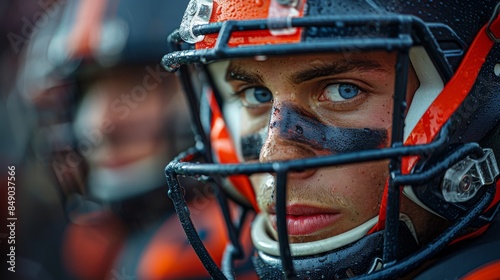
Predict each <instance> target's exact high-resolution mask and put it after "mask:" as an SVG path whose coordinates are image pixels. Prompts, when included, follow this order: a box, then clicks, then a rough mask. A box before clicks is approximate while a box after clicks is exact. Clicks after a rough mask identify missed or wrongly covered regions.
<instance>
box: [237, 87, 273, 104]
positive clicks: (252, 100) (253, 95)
mask: <svg viewBox="0 0 500 280" xmlns="http://www.w3.org/2000/svg"><path fill="white" fill-rule="evenodd" d="M240 95H241V98H242V100H243V105H245V106H256V105H261V104H263V103H268V102H271V101H272V100H273V95H272V93H271V92H270V91H269V90H268V89H267V88H265V87H252V88H247V89H245V90H243V91H242V92H241V93H240Z"/></svg>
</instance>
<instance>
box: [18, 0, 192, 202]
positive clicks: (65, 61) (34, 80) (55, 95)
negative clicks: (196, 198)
mask: <svg viewBox="0 0 500 280" xmlns="http://www.w3.org/2000/svg"><path fill="white" fill-rule="evenodd" d="M186 5H187V1H176V2H172V3H170V2H169V3H167V2H164V1H146V2H144V3H142V2H141V3H137V2H134V1H128V0H125V1H121V0H120V1H115V0H109V1H78V0H75V1H65V2H64V3H59V2H58V3H55V4H54V5H53V6H52V7H51V9H52V10H51V17H50V18H49V22H48V23H47V24H45V25H44V24H42V23H40V30H39V31H38V32H37V34H35V35H36V36H34V37H33V38H32V40H31V41H30V45H29V46H28V48H27V51H26V63H25V66H24V69H23V70H22V75H21V77H20V79H19V82H18V83H19V88H20V90H21V92H22V93H23V95H24V96H25V97H26V99H28V100H29V101H31V103H32V104H34V105H35V106H36V109H37V113H38V117H39V118H38V121H39V123H38V132H37V140H39V141H37V143H42V144H40V149H39V150H41V151H43V152H42V154H43V157H44V160H46V162H48V164H49V165H50V167H51V168H52V170H53V171H54V175H55V177H56V179H57V181H58V183H59V187H60V188H59V190H60V191H61V197H62V199H63V203H64V204H65V206H67V207H68V208H73V207H77V205H78V204H80V203H81V202H82V201H81V200H82V198H83V200H84V201H85V203H84V204H86V203H87V202H88V201H96V200H97V201H99V202H103V203H108V202H116V201H123V200H126V199H130V198H133V197H135V196H140V195H142V194H144V193H147V192H150V191H152V189H154V188H158V187H160V186H164V185H165V181H164V179H163V176H161V175H160V176H158V175H157V174H158V172H160V173H159V174H161V170H162V169H163V165H164V164H165V158H171V157H172V156H173V155H175V153H177V152H178V151H179V150H182V149H184V148H185V147H187V146H188V145H185V143H189V140H187V139H190V138H192V136H191V135H192V134H191V131H190V128H189V122H190V120H189V118H188V115H187V114H185V116H186V117H185V118H180V119H179V120H176V121H172V119H173V116H174V115H175V116H179V115H181V112H182V111H183V106H177V107H176V106H174V105H172V106H170V105H171V104H174V103H178V104H184V102H183V101H182V102H180V101H179V100H183V98H184V97H183V96H182V95H179V94H175V93H176V92H177V91H178V90H177V89H178V88H179V87H178V82H177V81H176V79H175V77H174V75H172V74H170V73H167V72H166V71H165V70H164V69H163V68H162V67H161V65H160V60H161V57H162V55H163V54H164V52H165V51H166V49H165V42H166V38H167V36H168V34H169V33H170V32H172V30H174V28H175V27H176V24H177V22H178V21H179V20H180V19H181V17H182V12H183V11H184V8H185V6H186ZM165 16H166V17H167V18H169V20H168V21H165V20H164V17H165ZM170 19H171V20H170ZM33 69H36V71H33ZM123 69H127V70H130V71H131V72H132V71H133V73H134V74H133V75H132V74H131V75H130V76H128V78H129V79H126V78H125V77H127V76H125V75H124V74H123V73H122V72H125V70H123ZM122 70H123V71H122ZM105 75H108V76H109V77H114V76H116V77H118V76H119V75H122V76H121V77H123V79H124V81H122V84H123V87H122V88H121V89H120V90H122V91H123V92H121V93H122V94H123V95H122V97H123V96H125V97H127V98H128V99H127V100H124V99H120V95H118V97H115V98H116V99H117V100H116V102H115V103H116V104H115V106H113V107H111V106H110V104H109V103H107V104H106V105H104V104H105V103H103V102H102V103H100V104H102V105H100V106H101V107H99V109H97V110H95V109H96V108H95V107H93V106H95V104H96V102H97V104H99V101H105V98H102V96H105V95H106V94H100V93H103V92H102V91H105V90H101V92H98V90H95V88H96V87H94V88H91V86H89V84H91V83H92V82H93V81H95V80H96V79H97V78H99V77H102V76H105ZM130 77H133V78H134V80H132V78H130ZM132 83H133V84H132ZM126 85H128V86H131V87H130V88H126ZM163 88H168V89H169V92H168V94H162V95H161V96H164V97H165V101H166V102H165V103H166V104H165V107H163V108H162V111H161V119H160V117H156V119H155V121H156V120H157V122H155V123H153V122H149V123H148V124H149V126H145V125H142V126H141V125H140V124H139V125H135V126H133V127H134V128H135V129H138V128H139V129H142V130H141V131H142V132H143V133H142V136H143V135H145V134H147V133H149V134H148V136H149V135H151V134H154V136H152V137H155V139H157V138H158V139H170V140H168V141H169V142H168V143H166V144H165V145H171V147H165V148H163V149H162V151H161V152H160V151H158V150H157V151H155V153H156V155H155V156H153V157H148V158H145V157H142V158H141V160H140V161H137V160H135V161H132V163H130V164H127V163H126V164H121V166H124V167H117V168H114V166H113V168H107V169H106V168H101V167H93V166H95V165H93V164H92V163H91V160H90V158H91V157H93V156H94V157H95V154H97V152H96V151H97V150H98V149H101V147H102V146H104V145H107V146H108V147H109V146H112V145H114V147H117V146H118V145H117V143H118V142H120V141H118V140H117V139H116V138H117V137H115V136H116V135H115V136H113V139H114V140H113V144H111V145H108V143H109V142H107V141H108V140H109V138H110V137H107V138H108V140H106V137H105V136H106V134H108V136H109V135H110V134H112V133H111V130H112V129H114V128H116V129H115V130H114V132H117V131H121V132H119V133H121V135H122V137H121V138H120V139H123V138H124V136H127V137H128V138H131V136H130V134H131V133H130V132H129V133H128V134H127V132H126V129H123V125H119V124H117V121H116V119H113V120H112V123H108V124H109V125H108V127H107V128H106V127H103V126H99V122H103V121H109V120H106V116H105V114H107V113H103V112H109V111H113V112H118V111H119V112H120V114H121V115H122V118H120V119H119V120H121V119H125V115H126V116H127V117H128V120H130V119H132V117H130V116H131V115H133V113H134V112H137V111H138V109H137V107H138V105H137V104H138V103H140V102H142V101H143V100H146V102H147V101H148V100H149V99H146V98H147V97H148V94H149V93H150V92H151V91H152V90H160V89H163ZM131 89H134V91H132V90H131ZM114 91H119V90H118V89H116V90H114ZM94 93H97V94H94ZM107 93H109V92H107ZM151 95H152V94H149V96H151ZM155 95H156V94H155ZM99 98H101V99H100V100H99ZM162 98H163V97H162ZM109 99H111V97H109ZM178 101H179V102H178ZM118 102H119V103H118ZM124 102H125V103H124ZM146 102H142V103H143V104H144V103H146ZM104 106H109V107H107V108H104ZM167 106H170V107H169V108H167ZM96 107H97V106H96ZM142 107H144V106H142ZM157 107H160V105H157ZM103 108H104V109H103ZM139 108H141V107H139ZM105 109H107V111H106V110H105ZM167 109H169V111H167ZM174 109H175V110H174ZM96 111H98V112H97V113H96ZM89 112H91V113H89ZM99 112H100V113H99ZM98 113H99V115H97V114H98ZM150 113H151V111H150ZM143 115H144V114H143ZM107 117H109V114H108V116H107ZM134 118H135V122H134V123H135V124H138V122H140V121H141V120H138V117H135V115H134ZM118 123H119V121H118ZM120 127H121V129H120ZM186 127H187V128H186ZM129 128H131V125H129ZM136 131H137V130H136ZM174 134H175V135H176V136H175V137H174V136H173V135H174ZM137 135H139V133H137ZM176 137H179V138H176ZM181 139H183V140H185V141H183V140H181ZM177 140H179V141H178V142H176V141H177ZM134 141H135V142H134V143H137V142H138V143H141V142H140V141H141V139H139V137H135V138H134ZM159 141H162V140H159ZM163 141H165V142H166V141H167V140H163ZM123 142H125V141H121V142H120V143H118V144H123ZM129 142H131V141H129ZM103 143H104V144H103ZM191 143H192V141H191ZM115 144H116V145H115ZM122 146H124V145H122ZM128 152H129V154H130V149H129V151H128ZM169 153H172V154H169ZM101 154H102V153H101ZM107 156H108V157H109V156H110V154H108V155H107ZM129 158H130V157H129ZM94 161H95V160H94ZM167 162H168V161H167ZM92 205H93V203H92Z"/></svg>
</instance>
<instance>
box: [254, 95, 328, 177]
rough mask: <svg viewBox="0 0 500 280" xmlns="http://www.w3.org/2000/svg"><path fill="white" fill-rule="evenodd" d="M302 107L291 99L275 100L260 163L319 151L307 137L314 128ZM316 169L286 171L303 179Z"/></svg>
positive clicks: (294, 157)
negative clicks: (286, 100)
mask: <svg viewBox="0 0 500 280" xmlns="http://www.w3.org/2000/svg"><path fill="white" fill-rule="evenodd" d="M305 115H306V113H305V112H304V110H301V109H300V108H298V107H297V106H296V105H293V104H292V103H291V102H283V103H278V102H276V101H275V102H274V104H273V108H272V111H271V117H270V121H269V129H268V133H267V137H266V139H265V141H264V144H263V146H262V149H261V152H260V157H259V159H260V162H271V161H287V160H293V159H301V158H309V157H314V156H316V155H317V152H318V151H315V149H314V148H313V147H314V145H311V139H309V138H310V137H312V136H313V134H314V127H311V126H310V125H308V122H307V121H306V119H307V117H306V116H305ZM314 173H315V170H312V169H309V170H303V171H300V172H294V173H289V176H294V177H301V178H306V177H309V176H311V175H313V174H314Z"/></svg>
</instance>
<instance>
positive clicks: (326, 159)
mask: <svg viewBox="0 0 500 280" xmlns="http://www.w3.org/2000/svg"><path fill="white" fill-rule="evenodd" d="M450 126H451V124H450V122H448V123H447V124H446V125H445V126H444V127H443V129H442V130H441V132H440V135H439V137H438V139H437V140H436V141H434V142H432V143H430V144H425V145H417V146H397V147H395V148H383V149H380V150H366V151H360V152H359V153H358V154H347V153H346V154H338V155H333V156H322V157H318V158H307V159H298V160H292V161H284V162H272V163H245V164H211V163H207V164H200V163H196V164H193V163H190V162H187V161H189V160H190V159H192V158H193V157H196V156H197V155H199V151H195V150H190V151H189V152H186V153H183V154H181V155H180V156H179V157H178V158H176V160H174V161H172V162H171V163H170V164H169V165H168V166H167V167H166V169H165V175H166V178H167V183H168V185H169V192H168V193H169V196H170V198H171V199H172V200H173V202H174V207H175V209H176V212H177V215H178V216H179V219H180V221H181V224H182V226H183V228H184V230H185V232H186V235H187V237H188V239H189V242H190V243H191V244H192V245H193V248H194V249H195V251H196V253H197V254H198V256H199V258H200V259H201V260H202V261H203V263H204V265H205V267H206V268H207V271H208V272H209V273H210V275H211V276H212V277H214V278H215V279H227V278H226V276H225V275H224V274H223V273H222V272H221V271H220V270H219V269H218V267H217V265H216V264H215V262H214V261H213V260H212V259H211V257H210V255H209V254H208V252H207V250H206V248H205V247H204V245H203V242H202V241H201V239H200V237H199V236H198V234H197V231H196V229H195V227H194V225H193V223H192V221H191V219H190V217H189V215H190V214H189V209H188V206H187V204H186V201H185V199H184V194H183V191H182V188H181V187H180V185H179V181H178V179H177V176H193V177H198V178H201V177H200V176H202V177H203V176H209V177H217V176H229V175H251V174H255V173H264V172H267V173H276V174H278V178H277V179H278V180H277V200H278V201H277V203H284V202H285V201H286V200H285V199H284V198H285V197H286V188H285V187H284V186H286V173H288V172H294V171H295V172H297V171H302V170H304V169H307V168H319V167H324V166H335V165H344V164H349V163H357V162H364V161H375V160H382V159H388V158H395V157H402V156H411V155H421V154H430V153H432V152H434V151H435V150H437V149H440V148H442V147H443V146H446V145H447V142H446V135H447V134H448V133H449V129H450ZM471 154H472V155H474V156H475V157H481V156H482V155H483V151H482V149H481V148H480V147H479V145H477V144H475V143H469V144H465V145H464V146H463V147H462V148H460V149H458V150H457V151H456V152H454V153H453V154H452V155H451V156H450V157H448V158H446V159H444V160H443V161H442V162H440V163H439V164H436V165H434V166H431V167H429V168H428V169H426V170H424V171H423V172H422V173H420V174H408V175H402V174H396V175H395V177H394V179H393V184H394V185H396V186H398V185H399V186H402V185H418V184H420V183H421V182H422V181H424V180H426V181H427V180H429V178H433V177H437V176H440V175H441V174H442V173H443V172H444V170H446V169H448V168H449V167H451V166H453V165H454V164H456V163H457V162H459V161H461V160H463V159H464V158H466V157H467V156H469V155H471ZM393 174H394V173H393ZM493 195H494V187H493V188H491V187H490V188H488V191H487V193H486V195H485V196H484V198H483V199H481V200H480V201H479V202H478V205H477V207H474V209H473V210H472V211H471V212H470V213H469V214H468V215H467V216H465V217H463V218H461V219H459V220H458V221H457V222H456V223H455V226H453V227H450V229H449V230H447V231H445V232H444V233H443V234H442V235H441V236H440V237H438V238H436V240H435V241H434V242H432V243H431V244H429V245H428V246H426V247H425V248H423V249H422V250H421V251H419V252H418V253H417V255H416V257H414V258H411V259H406V260H404V261H402V262H396V261H394V262H392V263H390V264H388V265H386V266H385V267H384V268H386V269H387V270H386V269H384V270H382V271H379V272H375V273H373V274H370V275H369V276H370V277H374V278H372V279H380V278H377V277H381V276H382V275H385V276H387V275H392V276H394V275H399V274H401V273H404V272H407V271H409V270H411V269H412V268H414V267H416V266H418V265H420V264H421V263H422V262H423V261H424V260H425V258H426V257H428V256H431V255H434V254H436V253H437V252H438V251H439V250H440V249H442V248H443V247H444V246H446V244H447V243H448V242H450V241H451V240H453V239H454V238H456V237H457V236H458V235H459V234H460V233H461V232H462V230H464V229H465V228H466V227H467V226H468V225H470V223H471V222H472V221H473V220H474V219H476V218H477V217H478V216H479V215H480V214H481V212H482V210H483V209H484V208H486V207H487V206H488V204H489V203H490V202H491V200H492V199H493ZM279 201H283V202H279ZM277 207H283V208H284V205H281V204H280V205H277ZM282 210H283V209H282ZM278 212H282V213H285V212H284V211H279V210H278ZM397 213H399V211H398V212H397ZM279 220H282V221H281V222H280V221H279ZM283 222H285V220H284V216H283V217H281V218H280V217H278V223H283ZM285 223H286V222H285ZM386 231H387V232H388V233H385V234H386V235H387V238H389V239H391V238H393V236H396V235H395V234H394V233H393V232H391V229H390V228H386ZM278 235H279V243H280V250H281V254H282V258H284V260H283V263H284V270H285V271H287V272H288V276H292V275H294V270H293V262H292V259H291V254H290V248H289V246H285V245H284V243H283V240H287V238H288V236H287V234H286V227H279V228H278ZM283 236H285V237H286V238H285V239H283V238H284V237H283ZM285 242H286V243H288V242H287V241H285ZM388 244H389V245H390V246H394V245H395V244H393V243H390V242H388ZM384 250H385V248H384ZM410 264H411V265H410ZM384 271H385V272H384Z"/></svg>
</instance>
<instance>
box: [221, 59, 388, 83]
mask: <svg viewBox="0 0 500 280" xmlns="http://www.w3.org/2000/svg"><path fill="white" fill-rule="evenodd" d="M355 70H360V71H382V72H388V71H389V70H388V69H386V68H384V67H382V65H380V63H378V62H376V61H373V60H365V59H342V60H337V61H331V62H329V61H323V62H321V64H320V65H316V66H314V67H312V68H309V69H304V70H301V71H298V72H296V73H294V74H292V75H291V77H290V81H291V82H292V83H294V84H300V83H302V82H306V81H310V80H313V79H315V78H318V77H326V76H333V75H340V74H343V73H347V72H350V71H355ZM233 80H238V81H244V82H248V83H252V84H259V83H261V84H262V83H264V79H263V78H262V76H261V75H259V74H257V73H253V72H249V71H246V70H245V69H243V68H242V67H241V66H235V65H232V64H230V65H229V66H228V68H227V71H226V81H233Z"/></svg>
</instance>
